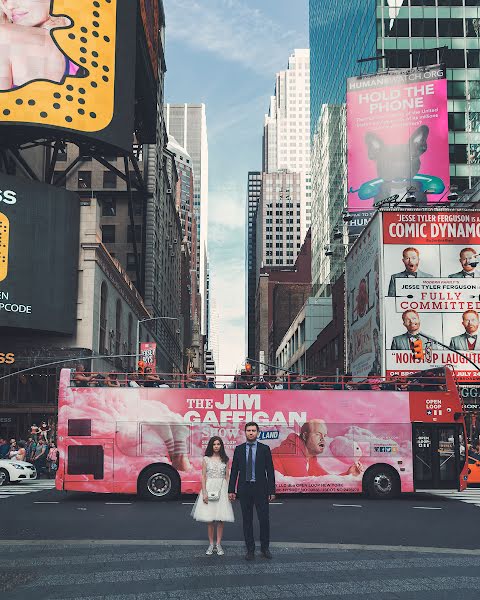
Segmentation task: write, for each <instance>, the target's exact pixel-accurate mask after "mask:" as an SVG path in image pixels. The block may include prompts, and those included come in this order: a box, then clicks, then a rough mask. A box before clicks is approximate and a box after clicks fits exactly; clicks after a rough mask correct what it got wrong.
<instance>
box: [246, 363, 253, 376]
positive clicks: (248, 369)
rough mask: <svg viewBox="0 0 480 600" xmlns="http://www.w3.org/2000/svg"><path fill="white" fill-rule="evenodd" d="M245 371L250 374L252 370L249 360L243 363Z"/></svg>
mask: <svg viewBox="0 0 480 600" xmlns="http://www.w3.org/2000/svg"><path fill="white" fill-rule="evenodd" d="M245 371H246V372H247V373H248V374H250V373H251V372H252V364H251V363H249V362H246V363H245Z"/></svg>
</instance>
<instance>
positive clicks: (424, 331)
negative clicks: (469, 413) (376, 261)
mask: <svg viewBox="0 0 480 600" xmlns="http://www.w3.org/2000/svg"><path fill="white" fill-rule="evenodd" d="M381 217H382V219H383V223H382V229H383V260H382V262H383V289H384V294H385V298H384V322H385V349H384V353H385V361H386V363H385V371H386V374H387V375H393V374H406V373H410V372H412V371H416V370H419V369H426V368H429V367H435V366H442V365H447V364H451V365H453V366H454V367H455V370H456V374H457V376H458V377H459V378H460V379H473V378H478V377H479V375H480V371H478V370H477V369H476V368H475V367H474V366H473V365H472V364H470V363H469V362H468V360H466V359H467V358H469V359H470V360H472V361H473V362H474V363H475V364H479V365H480V330H479V325H480V256H479V255H480V212H477V211H462V212H460V211H455V212H454V211H451V212H444V211H442V212H433V211H432V212H427V211H422V212H419V211H417V212H413V211H412V212H409V211H402V212H385V213H383V214H382V215H381ZM418 339H420V340H421V341H422V342H423V347H424V351H425V357H424V359H423V360H421V361H419V360H415V359H414V356H413V352H412V345H413V343H414V342H415V340H418Z"/></svg>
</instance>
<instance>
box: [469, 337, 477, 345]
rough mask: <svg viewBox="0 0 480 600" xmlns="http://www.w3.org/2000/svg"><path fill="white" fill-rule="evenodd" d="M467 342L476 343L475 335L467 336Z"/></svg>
mask: <svg viewBox="0 0 480 600" xmlns="http://www.w3.org/2000/svg"><path fill="white" fill-rule="evenodd" d="M468 341H469V342H470V343H471V344H473V342H476V341H477V336H476V335H469V336H468Z"/></svg>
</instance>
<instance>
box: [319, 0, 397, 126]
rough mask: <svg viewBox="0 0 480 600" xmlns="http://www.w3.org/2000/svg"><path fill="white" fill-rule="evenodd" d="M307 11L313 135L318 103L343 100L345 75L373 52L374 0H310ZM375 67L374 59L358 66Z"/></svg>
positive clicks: (357, 70) (352, 72) (365, 69)
mask: <svg viewBox="0 0 480 600" xmlns="http://www.w3.org/2000/svg"><path fill="white" fill-rule="evenodd" d="M391 1H392V0H390V2H391ZM309 13H310V16H309V22H310V24H309V30H310V129H311V134H312V137H313V134H314V133H315V129H316V128H317V125H318V120H319V118H320V114H321V111H322V104H340V103H342V102H345V95H346V78H347V77H350V76H353V75H359V74H360V68H359V65H358V64H357V60H358V59H359V58H369V57H372V56H375V54H376V31H375V0H335V2H332V1H331V0H310V3H309ZM375 69H376V63H375V61H373V62H368V63H365V65H364V66H363V67H362V70H363V72H371V71H375Z"/></svg>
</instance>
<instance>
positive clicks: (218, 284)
mask: <svg viewBox="0 0 480 600" xmlns="http://www.w3.org/2000/svg"><path fill="white" fill-rule="evenodd" d="M217 252H218V251H217ZM237 254H238V253H237ZM217 258H218V260H216V261H215V289H214V290H213V293H214V295H215V298H216V303H217V309H218V312H219V317H220V318H219V323H218V330H219V342H220V364H219V365H218V369H217V372H218V373H221V374H229V375H231V374H233V373H234V372H235V371H236V369H238V368H239V366H240V365H241V364H242V363H243V361H244V360H245V279H244V277H245V272H244V267H243V261H242V260H241V259H238V258H235V257H233V258H229V257H227V256H226V257H225V258H224V259H223V260H220V257H217Z"/></svg>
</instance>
